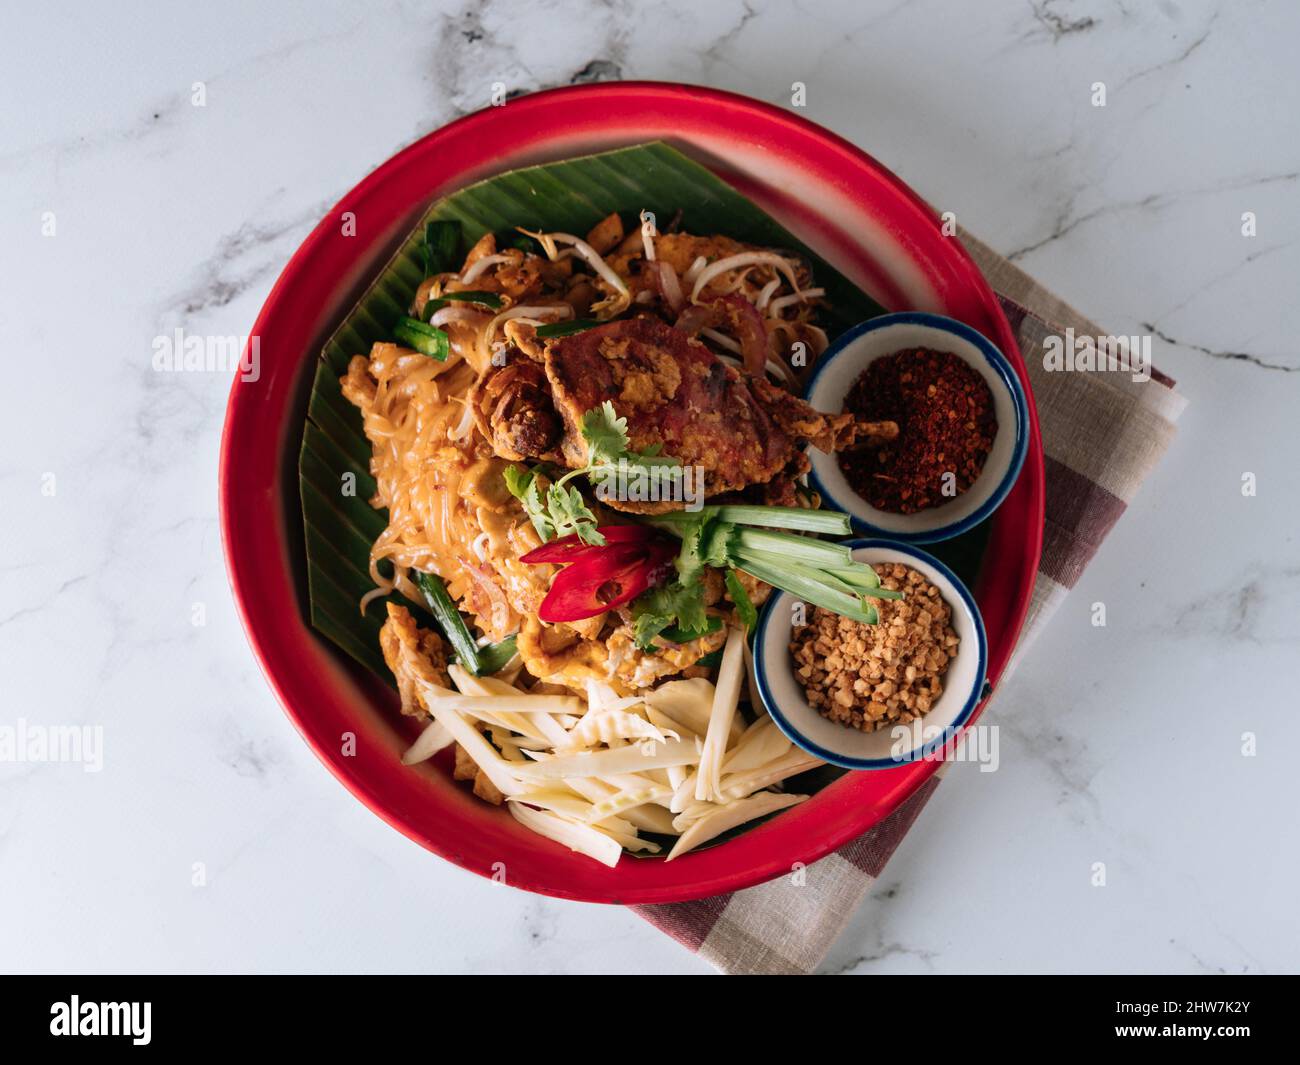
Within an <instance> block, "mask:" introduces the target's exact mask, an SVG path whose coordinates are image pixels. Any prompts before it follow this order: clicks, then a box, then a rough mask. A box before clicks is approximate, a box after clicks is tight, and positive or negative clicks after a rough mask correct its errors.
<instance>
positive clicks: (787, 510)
mask: <svg viewBox="0 0 1300 1065" xmlns="http://www.w3.org/2000/svg"><path fill="white" fill-rule="evenodd" d="M718 517H719V518H720V519H722V520H723V521H730V522H734V523H735V524H736V525H766V526H768V527H769V528H773V529H802V530H804V531H805V532H815V533H830V534H832V535H834V536H845V535H847V534H848V533H850V532H851V531H852V526H851V525H850V524H849V516H848V515H847V514H841V513H840V512H839V511H836V510H809V509H808V508H806V507H754V506H722V507H719V508H718Z"/></svg>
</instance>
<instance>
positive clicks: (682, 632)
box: [659, 617, 722, 643]
mask: <svg viewBox="0 0 1300 1065" xmlns="http://www.w3.org/2000/svg"><path fill="white" fill-rule="evenodd" d="M720 628H722V619H721V618H717V617H709V618H708V619H707V621H706V622H705V624H704V628H702V629H682V628H678V627H677V626H676V625H674V626H673V627H672V628H669V629H663V630H662V631H661V632H660V633H659V635H660V636H662V637H663V638H664V639H665V640H669V641H671V642H672V643H690V642H691V641H692V640H698V639H699V638H700V637H701V636H707V635H708V634H709V633H711V632H717V631H718V630H719V629H720Z"/></svg>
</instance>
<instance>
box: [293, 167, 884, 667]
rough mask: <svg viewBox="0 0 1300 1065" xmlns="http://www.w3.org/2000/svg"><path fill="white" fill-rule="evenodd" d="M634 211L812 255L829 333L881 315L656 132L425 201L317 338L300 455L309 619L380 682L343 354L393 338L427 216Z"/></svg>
mask: <svg viewBox="0 0 1300 1065" xmlns="http://www.w3.org/2000/svg"><path fill="white" fill-rule="evenodd" d="M643 210H648V211H653V212H654V214H655V216H656V218H657V219H658V220H659V223H660V225H661V226H663V225H665V224H666V223H667V221H668V220H669V219H671V218H673V217H674V216H675V215H676V213H677V212H678V211H681V213H682V217H681V228H682V229H683V230H685V231H687V232H691V233H697V234H723V235H725V236H729V237H732V238H734V239H736V240H740V241H744V242H746V243H750V244H759V245H764V246H770V247H777V248H785V249H791V250H796V251H798V252H800V253H801V254H802V255H804V256H805V257H806V258H807V260H808V262H809V263H810V264H811V266H812V269H813V277H814V280H815V282H816V284H818V285H819V286H821V287H823V288H825V289H826V295H827V300H826V302H827V307H828V310H827V311H826V312H824V313H823V314H822V316H821V322H820V324H821V325H822V326H823V328H825V329H826V332H827V334H828V335H829V336H830V337H831V339H832V340H833V339H834V338H835V337H836V336H837V335H838V334H839V333H841V332H842V331H843V330H844V329H846V328H847V327H848V326H850V325H852V324H854V323H856V322H860V321H862V320H864V319H866V318H870V317H872V316H874V315H877V314H881V313H882V308H881V307H880V306H879V305H878V304H876V303H875V302H874V301H873V300H871V299H870V298H869V297H867V296H866V295H864V294H863V293H862V292H861V291H859V290H858V289H857V288H856V287H855V286H854V285H852V284H851V283H850V282H849V281H848V280H847V279H846V278H845V277H843V276H842V275H841V274H839V273H838V272H837V271H835V270H834V269H833V268H832V267H831V266H830V265H829V264H827V263H826V262H825V261H823V260H822V259H821V258H820V257H819V256H818V255H817V254H816V253H815V252H813V250H812V249H811V248H808V247H807V246H805V245H804V244H802V243H801V242H800V241H798V240H796V239H795V237H794V236H793V235H792V234H790V233H789V232H788V231H787V230H786V229H784V228H783V227H782V226H781V225H780V224H779V223H778V222H777V221H776V220H775V219H773V218H772V217H771V216H770V215H768V214H767V213H765V212H764V211H762V210H760V209H759V208H758V207H756V206H755V205H754V204H753V203H751V202H750V201H749V200H748V199H746V198H745V197H744V196H742V195H741V194H740V193H739V192H737V191H736V190H735V189H733V188H732V187H731V186H730V185H728V184H727V183H726V182H724V181H722V180H721V179H720V178H718V177H716V176H714V175H713V174H712V173H710V172H709V171H708V170H706V169H705V168H704V167H702V166H700V165H699V164H698V163H695V162H693V161H691V160H690V159H688V158H687V157H686V156H685V155H683V154H682V153H681V152H679V151H677V150H676V149H674V148H671V147H669V146H668V145H667V144H664V143H662V142H654V143H650V144H642V145H638V146H635V147H631V148H620V149H618V150H616V151H611V152H602V153H600V154H599V155H589V156H583V157H581V158H577V159H569V160H565V161H563V162H558V163H547V164H544V165H542V166H533V167H527V168H525V169H522V170H514V171H511V172H509V173H505V174H500V175H498V176H496V177H493V178H488V179H487V180H485V181H480V182H478V183H477V184H475V185H470V186H469V187H468V188H464V189H461V190H460V191H459V192H456V193H453V194H452V195H450V196H447V197H445V198H443V199H441V200H439V201H438V202H436V203H435V204H433V206H432V207H430V208H429V210H428V212H427V213H426V214H425V216H424V217H423V218H422V219H421V220H420V224H419V225H418V226H416V227H415V229H414V230H412V232H411V234H410V236H409V237H408V238H407V239H406V241H404V242H403V244H402V246H401V248H400V249H399V250H398V251H397V253H396V254H395V255H394V256H393V258H392V259H391V260H390V262H389V263H388V264H387V266H385V267H384V268H383V270H382V271H381V272H380V273H379V276H378V277H376V278H375V281H374V283H373V284H372V285H371V286H370V288H369V289H367V291H366V293H365V295H364V296H363V297H362V298H361V301H360V302H359V303H358V304H357V306H356V307H355V308H354V309H353V310H352V311H351V313H350V314H348V316H347V317H346V318H345V319H344V320H343V322H342V324H341V325H340V326H339V328H338V329H337V330H336V331H335V333H334V335H333V336H332V337H330V339H329V340H328V341H327V342H326V344H325V347H324V350H323V351H322V352H321V355H320V360H319V362H318V364H317V367H316V376H315V381H314V382H313V385H312V390H311V398H310V401H309V404H308V409H307V423H306V427H305V429H304V432H303V440H302V451H301V453H300V457H299V465H298V471H299V485H300V492H301V497H302V512H303V524H304V528H305V533H306V555H307V581H308V596H309V600H310V610H311V621H312V625H313V626H314V627H315V628H316V629H317V631H319V632H320V633H321V635H323V636H324V637H325V638H326V639H328V640H329V641H330V642H332V643H333V644H335V645H336V646H337V647H338V648H339V649H340V650H342V651H344V652H345V653H346V654H348V655H350V656H351V657H352V658H354V659H356V661H358V662H360V663H361V664H362V665H363V666H365V667H366V668H367V669H369V670H371V671H372V672H374V673H375V674H377V675H378V676H379V677H381V678H383V679H384V680H385V681H386V682H388V683H390V684H391V683H392V677H391V675H390V674H389V672H388V670H387V668H386V667H385V665H384V662H383V658H382V656H381V654H380V651H379V641H378V632H379V628H380V626H381V625H382V623H383V619H384V617H385V610H384V605H383V601H382V600H376V601H374V602H372V603H371V604H370V606H369V609H368V610H367V612H366V614H365V615H364V616H363V615H362V614H361V613H360V612H359V610H358V609H357V606H358V602H359V600H360V599H361V597H362V596H363V595H365V593H366V592H368V591H369V590H370V589H371V588H372V587H373V582H372V581H371V579H370V575H369V572H368V567H369V558H370V545H371V543H372V542H373V541H374V539H375V538H376V537H377V536H378V535H379V533H380V532H381V531H382V530H383V528H384V526H385V525H386V524H387V520H386V516H385V514H384V513H383V512H382V511H377V510H375V509H374V508H372V507H371V506H370V504H369V503H368V502H367V500H368V499H369V498H370V497H371V495H372V494H373V493H374V491H375V484H374V479H373V478H372V477H371V476H370V473H369V462H370V445H369V443H368V442H367V440H366V438H365V435H364V433H363V432H362V428H361V415H360V413H359V412H358V411H357V409H356V408H355V407H353V406H352V404H350V403H349V402H348V401H347V400H346V399H344V398H343V394H342V392H341V390H340V388H339V381H338V379H339V377H340V375H341V374H343V372H344V371H345V370H346V369H347V364H348V361H349V360H350V359H351V358H352V356H354V355H364V354H367V353H368V352H369V351H370V347H371V345H372V344H373V343H374V342H375V341H378V340H390V339H391V338H392V327H393V324H394V323H395V322H396V321H397V319H398V318H400V317H401V316H402V315H404V314H405V313H406V312H407V310H408V308H409V307H410V304H411V301H412V299H413V298H414V296H415V290H416V288H417V287H418V286H419V284H420V282H421V281H422V280H423V279H424V277H425V270H424V258H423V256H424V226H425V223H427V222H431V221H455V222H459V223H460V224H461V227H462V231H463V238H464V245H465V247H466V248H468V247H469V246H470V245H472V244H473V243H474V242H475V241H476V240H478V239H479V238H480V237H481V236H483V234H485V233H489V232H492V233H497V234H500V235H507V234H510V235H513V234H514V227H515V226H523V227H525V228H528V229H535V230H536V229H540V230H552V231H553V230H562V231H567V232H570V233H577V234H584V233H586V232H587V231H588V230H589V229H590V228H591V227H592V226H594V225H595V224H596V223H597V222H599V221H600V220H601V219H602V218H604V217H605V216H606V215H608V214H609V213H610V212H611V211H617V212H619V214H620V215H622V216H623V219H624V222H625V223H632V224H635V220H636V217H637V215H638V214H639V212H641V211H643ZM349 474H350V475H351V476H350V477H349V476H348V475H349ZM348 490H350V491H351V494H348ZM399 598H400V597H399ZM408 605H409V604H408Z"/></svg>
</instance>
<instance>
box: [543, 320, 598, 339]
mask: <svg viewBox="0 0 1300 1065" xmlns="http://www.w3.org/2000/svg"><path fill="white" fill-rule="evenodd" d="M598 325H600V323H599V322H598V321H596V320H595V319H594V318H575V319H574V320H573V321H571V322H552V323H551V324H550V325H540V326H538V327H537V335H538V336H539V337H542V338H543V339H545V338H546V337H567V336H572V335H573V334H574V333H581V332H583V331H584V330H586V329H592V328H594V327H595V326H598Z"/></svg>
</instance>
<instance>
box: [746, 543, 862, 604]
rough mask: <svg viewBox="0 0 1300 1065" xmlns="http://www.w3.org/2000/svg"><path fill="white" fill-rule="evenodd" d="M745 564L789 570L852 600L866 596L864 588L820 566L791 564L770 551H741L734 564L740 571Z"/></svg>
mask: <svg viewBox="0 0 1300 1065" xmlns="http://www.w3.org/2000/svg"><path fill="white" fill-rule="evenodd" d="M746 562H761V563H762V564H763V565H765V566H773V567H775V568H777V569H779V570H789V571H790V572H791V573H796V574H800V575H802V576H804V577H807V578H808V579H809V580H814V581H816V582H817V583H818V584H824V585H826V587H827V588H833V589H835V591H837V592H843V593H844V594H845V595H851V596H853V598H854V599H861V598H862V597H863V596H864V595H866V594H867V590H866V589H865V588H856V587H854V586H853V585H852V584H849V583H848V582H847V581H845V580H844V579H843V578H842V577H836V576H835V575H834V574H832V573H831V571H830V570H828V569H826V568H824V567H822V566H817V565H805V564H803V563H801V562H791V561H790V558H789V556H788V555H784V554H777V553H775V552H772V551H742V552H741V553H740V555H739V556H737V559H736V564H737V565H738V566H740V568H741V569H744V568H745V563H746Z"/></svg>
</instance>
